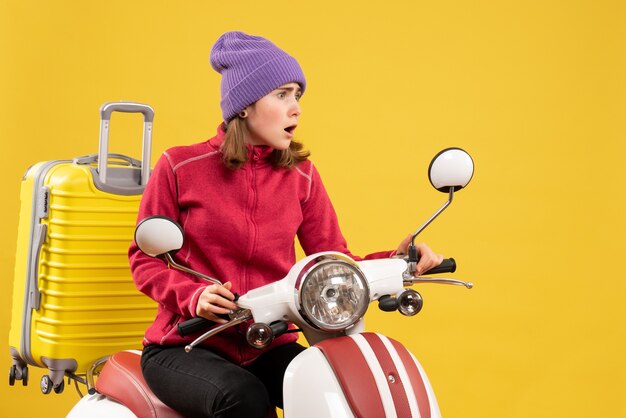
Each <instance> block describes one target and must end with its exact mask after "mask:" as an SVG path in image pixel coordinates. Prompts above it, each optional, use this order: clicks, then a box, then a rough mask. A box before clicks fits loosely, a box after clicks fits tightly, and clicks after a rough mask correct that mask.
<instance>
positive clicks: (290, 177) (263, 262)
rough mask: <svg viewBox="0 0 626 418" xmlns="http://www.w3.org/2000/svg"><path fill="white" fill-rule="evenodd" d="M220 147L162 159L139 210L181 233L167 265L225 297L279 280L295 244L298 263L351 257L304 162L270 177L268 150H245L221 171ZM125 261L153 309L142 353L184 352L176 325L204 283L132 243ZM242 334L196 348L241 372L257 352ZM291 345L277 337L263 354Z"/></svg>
mask: <svg viewBox="0 0 626 418" xmlns="http://www.w3.org/2000/svg"><path fill="white" fill-rule="evenodd" d="M223 139H224V132H223V131H222V130H221V129H219V130H218V134H217V136H216V137H214V138H212V139H211V140H209V141H207V142H202V143H199V144H195V145H190V146H180V147H174V148H172V149H169V150H167V151H166V152H165V153H164V154H163V156H161V158H160V159H159V161H158V162H157V164H156V166H155V168H154V171H153V173H152V176H151V177H150V180H149V182H148V185H147V186H146V189H145V192H144V195H143V198H142V200H141V205H140V208H139V215H138V220H139V221H140V220H142V219H144V218H146V217H148V216H153V215H162V216H168V217H170V218H172V219H175V220H176V221H178V222H179V223H180V225H181V226H182V228H183V230H184V233H185V243H184V246H183V248H182V249H181V250H180V251H179V252H178V253H177V254H176V255H175V259H176V260H177V261H178V262H179V263H181V264H183V265H185V266H188V267H190V268H192V269H194V270H197V271H200V272H202V273H205V274H207V275H209V276H212V277H215V278H217V279H219V280H220V281H222V282H226V281H231V282H232V283H233V287H232V289H231V290H232V291H233V292H237V293H239V294H244V293H246V292H247V291H249V290H250V289H254V288H256V287H259V286H262V285H265V284H267V283H271V282H274V281H276V280H279V279H282V278H283V277H284V276H285V275H286V274H287V272H288V271H289V269H290V268H291V266H292V265H293V264H294V263H295V261H296V256H295V247H294V238H295V237H296V235H297V237H298V240H299V242H300V245H301V246H302V248H303V250H304V251H305V253H307V254H312V253H316V252H319V251H328V250H334V251H340V252H342V253H345V254H348V255H350V256H352V254H350V252H349V251H348V248H347V245H346V241H345V239H344V237H343V235H342V234H341V231H340V230H339V225H338V223H337V216H336V214H335V211H334V209H333V206H332V204H331V202H330V200H329V198H328V194H327V193H326V190H325V189H324V186H323V184H322V181H321V178H320V176H319V174H318V172H317V170H316V169H315V167H314V166H313V164H312V163H311V162H310V161H305V162H303V163H301V164H299V165H298V166H297V167H295V168H293V169H285V168H274V167H273V166H272V165H271V164H270V163H269V161H268V157H269V155H270V153H271V151H272V149H271V148H269V147H265V146H254V147H253V146H249V147H248V157H249V158H248V162H246V163H245V164H244V165H243V167H242V168H241V169H237V170H231V169H229V168H227V167H226V166H225V165H224V163H223V162H222V155H221V153H220V145H221V143H222V142H223ZM389 254H390V253H389V252H386V253H381V254H378V256H388V255H389ZM129 257H130V265H131V270H132V273H133V278H134V280H135V284H136V285H137V287H138V289H139V290H140V291H142V292H143V293H145V294H146V295H148V296H150V297H151V298H152V299H154V300H155V301H157V302H158V304H159V306H158V313H157V316H156V319H155V321H154V323H153V324H152V326H150V327H149V328H148V330H147V331H146V334H145V339H144V344H145V345H148V344H161V345H184V344H187V343H189V342H191V341H192V340H193V339H195V338H196V337H197V336H198V334H196V335H191V336H187V337H185V338H183V337H180V336H179V335H178V333H177V327H176V324H178V323H179V322H182V321H184V320H187V319H190V318H192V317H195V316H196V305H197V302H198V298H199V296H200V293H201V292H202V291H203V290H204V288H205V287H206V286H207V282H206V281H204V280H202V279H199V278H196V277H193V276H191V275H189V274H186V273H182V272H180V271H178V270H174V269H170V268H168V267H167V265H166V264H165V262H163V261H162V260H160V259H155V258H151V257H148V256H146V255H145V254H143V253H141V251H139V250H138V248H137V247H136V245H135V244H134V243H133V245H132V246H131V248H130V250H129ZM353 257H354V256H353ZM354 258H358V257H354ZM242 330H245V327H243V326H241V327H240V328H239V329H237V328H235V327H234V328H231V329H228V330H226V331H223V332H222V333H220V334H218V335H216V336H214V337H212V338H209V339H208V340H206V341H205V342H204V345H205V346H208V347H211V348H212V349H213V350H215V351H216V352H218V353H220V354H222V355H224V356H225V357H227V358H229V359H231V360H232V361H234V362H236V363H239V364H246V363H249V362H251V361H253V360H254V359H255V358H256V357H257V356H258V355H259V354H260V353H261V352H260V351H259V350H257V349H255V348H252V347H249V346H248V344H247V343H246V342H245V338H244V335H243V333H242ZM296 339H297V336H296V335H294V334H285V335H283V336H281V337H279V338H277V339H276V340H275V341H274V343H273V344H272V346H270V348H271V347H275V346H277V345H281V344H284V343H287V342H291V341H295V340H296Z"/></svg>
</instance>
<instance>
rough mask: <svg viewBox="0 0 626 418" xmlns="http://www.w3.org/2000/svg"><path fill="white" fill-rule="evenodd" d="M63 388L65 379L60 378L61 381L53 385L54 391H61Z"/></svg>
mask: <svg viewBox="0 0 626 418" xmlns="http://www.w3.org/2000/svg"><path fill="white" fill-rule="evenodd" d="M63 389H65V380H61V383H59V385H58V386H55V387H54V393H63Z"/></svg>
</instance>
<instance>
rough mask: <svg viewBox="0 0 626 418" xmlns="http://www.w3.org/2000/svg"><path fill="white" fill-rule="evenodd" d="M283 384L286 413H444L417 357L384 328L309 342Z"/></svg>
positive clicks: (302, 417)
mask: <svg viewBox="0 0 626 418" xmlns="http://www.w3.org/2000/svg"><path fill="white" fill-rule="evenodd" d="M283 390H284V402H285V405H284V406H285V408H284V414H285V418H293V417H298V418H325V417H329V418H330V417H333V418H353V417H360V418H380V417H387V418H391V417H398V418H408V417H414V418H417V417H420V418H441V413H440V411H439V405H438V404H437V400H436V398H435V394H434V391H433V389H432V386H431V384H430V382H429V380H428V377H427V376H426V373H425V372H424V369H423V368H422V366H421V365H420V364H419V362H418V361H417V359H416V358H415V357H414V356H413V355H412V354H411V353H410V352H409V351H408V350H407V349H406V348H405V347H404V346H403V345H402V344H400V343H399V342H397V341H395V340H392V339H390V338H387V337H385V336H384V335H381V334H374V333H362V334H354V335H350V336H345V337H339V338H331V339H327V340H324V341H323V342H321V343H318V344H316V345H315V346H312V347H309V348H308V349H306V350H305V351H303V352H302V353H301V354H300V355H298V356H297V357H296V358H295V359H294V360H293V361H292V362H291V364H290V365H289V367H288V368H287V371H286V373H285V380H284V389H283Z"/></svg>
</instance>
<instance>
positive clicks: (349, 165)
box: [0, 0, 626, 418]
mask: <svg viewBox="0 0 626 418" xmlns="http://www.w3.org/2000/svg"><path fill="white" fill-rule="evenodd" d="M303 3H304V4H303ZM233 29H238V30H244V31H247V32H249V33H253V34H260V35H263V36H266V37H268V38H270V39H272V40H273V41H275V42H276V43H277V44H278V45H280V46H281V47H282V48H284V49H285V50H287V51H289V52H290V53H291V54H293V55H295V56H296V57H297V58H298V59H299V61H300V63H301V65H302V67H303V68H304V70H305V73H306V76H307V81H308V88H307V92H306V94H305V96H304V98H303V100H302V105H303V109H304V113H303V116H302V119H301V123H300V127H299V128H298V137H299V139H300V140H301V141H303V142H304V143H305V144H306V146H307V147H308V148H310V149H311V150H312V151H313V157H312V158H313V160H314V161H315V163H316V164H317V166H318V168H319V170H320V171H321V173H322V175H323V178H324V180H325V183H326V186H327V189H328V191H329V193H330V194H331V197H332V199H333V202H334V204H335V207H336V210H337V212H338V213H339V216H340V221H341V225H342V228H343V232H344V234H345V235H346V237H347V238H348V241H349V243H350V245H351V248H352V250H353V251H354V252H355V253H357V254H365V253H368V252H371V251H375V250H380V249H387V248H393V247H395V245H396V244H397V243H398V242H399V241H400V240H401V238H402V237H404V236H405V234H407V233H408V232H410V231H412V230H414V229H415V228H417V226H419V225H420V224H421V223H422V221H423V220H424V219H425V218H426V217H427V216H429V215H430V214H431V213H432V212H433V211H434V210H435V209H436V208H437V207H438V206H439V205H440V204H441V203H442V202H443V200H444V198H445V196H444V195H442V194H439V193H437V192H436V191H434V190H432V189H431V188H430V186H429V183H428V181H427V179H426V168H427V167H428V163H429V161H430V158H431V157H432V156H433V155H434V154H435V153H436V152H437V151H438V150H439V149H441V148H444V147H447V146H460V147H462V148H465V149H467V150H468V151H469V152H470V153H471V154H472V156H473V157H474V160H475V163H476V174H475V177H474V179H473V181H472V183H471V184H470V187H468V189H467V190H464V191H462V192H461V193H459V194H458V195H457V197H456V199H455V202H454V203H453V205H452V206H451V207H450V209H449V210H448V211H447V212H446V213H444V215H443V217H442V218H440V219H439V220H437V221H436V222H435V223H434V224H433V225H432V226H431V227H430V228H429V229H428V230H427V231H426V232H425V233H424V234H423V236H422V239H423V240H424V241H426V242H428V243H429V244H430V245H431V246H432V247H434V248H435V249H437V250H438V251H440V252H444V253H445V254H446V255H447V256H454V257H456V258H457V260H458V262H459V269H458V273H457V274H456V275H455V276H456V277H458V278H461V279H467V280H472V281H474V282H475V284H476V287H475V289H473V290H471V291H468V290H464V289H462V288H456V287H454V288H453V287H437V286H423V287H422V288H421V293H422V295H423V296H424V298H425V302H426V305H425V308H424V311H423V313H422V314H420V315H418V316H417V317H413V318H404V317H401V316H400V315H398V314H382V313H379V312H374V310H373V311H372V313H370V314H369V317H368V327H369V328H370V329H372V330H377V331H380V332H383V333H385V334H387V335H390V336H392V337H394V338H397V339H399V340H401V341H403V342H404V343H405V344H406V345H407V346H408V347H409V348H410V350H411V351H412V352H413V353H414V354H415V355H416V356H417V357H418V358H419V359H420V360H421V362H422V364H423V366H424V367H425V368H426V370H427V372H428V374H429V377H430V379H431V382H432V383H433V386H434V388H435V392H436V394H437V396H438V399H439V403H440V406H441V410H442V413H443V414H444V416H445V417H448V418H449V417H551V418H553V417H568V418H571V417H589V416H593V417H600V416H602V417H625V416H626V397H625V396H624V392H625V390H626V356H624V353H626V343H625V338H624V337H625V330H624V328H625V326H626V324H625V320H624V318H625V317H626V308H625V304H624V302H623V299H624V295H625V290H626V286H625V284H624V280H623V277H624V273H623V272H622V269H623V262H622V261H623V258H622V253H623V250H624V244H623V236H624V233H625V232H626V231H625V222H624V220H623V216H624V212H625V210H626V205H625V199H624V194H625V193H626V191H625V190H623V187H624V180H625V179H626V176H625V175H624V162H623V161H624V155H622V154H626V146H625V145H624V134H625V133H626V122H625V121H626V118H625V117H624V115H625V111H626V83H625V80H626V77H625V76H624V74H625V72H626V6H625V3H624V2H623V1H620V0H615V1H609V0H594V1H592V0H586V1H583V0H568V1H565V0H557V1H545V0H542V1H537V0H529V1H515V2H513V1H494V0H491V1H487V0H472V1H469V0H468V1H460V0H459V1H453V0H443V1H437V2H432V1H422V0H418V1H409V0H406V1H386V2H365V1H354V0H348V1H311V2H293V1H289V2H287V1H284V2H283V1H258V0H255V1H247V0H239V1H236V2H231V1H221V2H216V1H206V0H203V1H199V0H186V1H178V2H175V1H163V0H152V1H128V0H110V1H106V2H91V1H68V0H57V1H33V0H19V1H17V0H16V1H8V0H1V1H0V54H1V56H0V138H1V141H2V147H3V151H2V152H1V153H0V167H1V168H0V170H1V176H2V194H3V198H2V206H1V207H0V211H1V212H0V213H1V215H2V216H1V219H2V223H1V224H0V237H2V240H1V246H2V247H1V250H0V257H1V259H0V277H1V278H2V280H0V294H1V295H3V296H2V297H3V303H1V304H0V324H1V327H2V332H0V347H5V353H6V354H5V355H4V356H1V359H2V361H1V363H0V371H1V370H5V371H6V372H8V369H9V365H10V358H9V355H8V343H7V335H8V323H9V321H10V315H11V308H10V305H11V301H10V294H11V290H12V276H13V265H14V254H15V242H16V233H17V221H18V211H19V192H18V190H19V183H20V178H21V176H22V175H23V174H24V172H25V170H26V169H27V167H28V166H30V165H31V164H33V163H35V162H37V161H40V160H51V159H65V158H69V157H73V156H76V155H82V154H87V153H91V152H94V151H95V150H96V148H97V136H98V108H99V106H100V104H101V103H103V102H105V101H111V100H134V101H139V102H145V103H149V104H151V105H152V106H153V107H154V108H155V109H156V118H155V125H154V152H153V161H154V160H155V159H156V158H157V156H158V155H159V154H160V153H161V152H162V151H163V150H164V149H166V148H167V147H169V146H172V145H177V144H186V143H192V142H197V141H200V140H203V139H206V138H208V137H210V136H212V135H213V133H214V131H215V128H216V126H217V124H218V123H219V121H220V112H219V77H218V75H217V74H216V73H215V72H214V71H213V70H212V69H211V68H210V66H209V64H208V54H209V50H210V47H211V45H212V43H213V42H214V41H215V40H216V39H217V37H218V36H219V35H220V34H221V33H223V32H224V31H227V30H233ZM140 132H141V128H140V123H139V119H138V118H134V116H127V115H122V116H118V115H116V116H114V117H113V124H112V136H111V151H114V152H122V153H130V154H132V155H135V156H139V144H138V142H139V141H137V140H136V139H135V138H137V137H139V136H140ZM31 375H32V378H31V385H29V386H28V387H27V388H24V387H21V386H20V382H17V386H15V387H13V388H9V386H8V383H6V381H5V382H0V409H1V410H2V416H18V414H19V416H25V417H30V416H64V414H65V413H66V412H67V411H68V410H69V408H70V406H71V405H72V404H73V403H74V402H75V401H76V400H77V397H76V394H75V393H74V391H73V390H71V388H70V389H68V390H66V392H65V393H64V394H63V395H60V396H59V395H54V394H52V395H48V396H44V395H42V394H41V393H40V392H39V389H38V380H39V377H40V376H41V372H38V371H36V370H34V369H32V368H31Z"/></svg>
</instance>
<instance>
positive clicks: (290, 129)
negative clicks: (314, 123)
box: [285, 125, 298, 135]
mask: <svg viewBox="0 0 626 418" xmlns="http://www.w3.org/2000/svg"><path fill="white" fill-rule="evenodd" d="M297 127H298V125H292V126H288V127H286V128H285V132H287V133H288V134H290V135H293V132H294V131H295V130H296V128H297Z"/></svg>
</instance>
